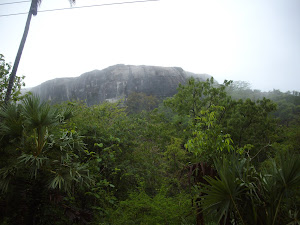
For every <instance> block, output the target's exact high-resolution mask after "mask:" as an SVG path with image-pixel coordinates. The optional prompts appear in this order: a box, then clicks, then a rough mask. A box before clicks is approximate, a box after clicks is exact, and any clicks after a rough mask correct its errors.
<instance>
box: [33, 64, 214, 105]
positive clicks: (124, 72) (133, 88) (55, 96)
mask: <svg viewBox="0 0 300 225" xmlns="http://www.w3.org/2000/svg"><path fill="white" fill-rule="evenodd" d="M191 76H193V77H195V78H198V79H200V80H206V79H207V78H209V77H210V76H209V75H206V74H194V73H190V72H186V71H184V70H183V69H182V68H179V67H158V66H132V65H123V64H120V65H115V66H111V67H108V68H106V69H103V70H94V71H91V72H87V73H84V74H82V75H81V76H79V77H73V78H56V79H53V80H49V81H46V82H44V83H42V84H40V85H38V86H36V87H34V88H32V89H31V92H33V93H35V94H38V95H39V96H40V98H41V99H42V100H50V101H51V102H53V103H57V102H62V101H70V100H84V101H86V103H87V104H88V105H94V104H98V103H100V102H103V101H110V102H115V101H118V100H120V99H122V98H126V97H127V96H128V95H129V94H130V93H131V92H143V93H145V94H147V95H153V96H156V97H157V98H160V99H161V98H165V97H170V96H173V95H174V94H175V93H176V92H177V87H178V84H179V83H182V84H184V83H185V82H186V81H187V78H189V77H191Z"/></svg>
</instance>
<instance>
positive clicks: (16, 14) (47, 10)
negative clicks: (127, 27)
mask: <svg viewBox="0 0 300 225" xmlns="http://www.w3.org/2000/svg"><path fill="white" fill-rule="evenodd" d="M157 1H160V0H141V1H131V2H114V3H106V4H100V5H85V6H77V7H76V6H74V7H70V8H60V9H46V10H41V11H38V13H43V12H53V11H63V10H70V9H82V8H92V7H100V6H111V5H123V4H135V3H146V2H157ZM24 14H28V12H22V13H12V14H6V15H0V17H8V16H18V15H24Z"/></svg>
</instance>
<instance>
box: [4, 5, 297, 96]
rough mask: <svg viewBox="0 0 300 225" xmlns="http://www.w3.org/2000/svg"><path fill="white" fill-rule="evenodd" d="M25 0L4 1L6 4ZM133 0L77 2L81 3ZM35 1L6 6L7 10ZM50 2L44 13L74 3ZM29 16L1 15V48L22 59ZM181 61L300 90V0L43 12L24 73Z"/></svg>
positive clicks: (75, 72)
mask: <svg viewBox="0 0 300 225" xmlns="http://www.w3.org/2000/svg"><path fill="white" fill-rule="evenodd" d="M12 1H13V2H15V1H18V0H0V4H1V3H6V2H12ZM122 1H132V0H77V3H76V5H75V6H76V7H77V6H83V5H95V4H105V3H112V2H122ZM29 6H30V3H29V2H28V3H22V4H13V5H5V6H4V5H2V6H1V5H0V15H3V14H9V13H18V12H26V11H28V9H29ZM69 6H70V4H69V2H68V0H44V1H43V2H42V5H41V7H40V10H46V9H56V8H64V7H69ZM26 18H27V15H19V16H10V17H0V53H1V54H4V56H5V59H6V61H7V62H11V63H13V62H14V59H15V55H16V53H17V50H18V46H19V43H20V41H21V37H22V34H23V30H24V27H25V22H26ZM119 63H122V64H130V65H156V66H178V67H182V68H183V69H184V70H186V71H190V72H194V73H207V74H210V75H212V76H214V77H215V79H216V80H217V81H219V82H223V80H224V79H228V80H243V81H248V82H250V83H251V84H252V88H255V89H261V90H272V89H273V88H275V89H280V90H281V91H288V90H297V91H300V0H160V1H157V2H148V3H136V4H124V5H114V6H103V7H93V8H86V9H72V10H64V11H57V12H44V13H38V15H37V16H36V17H33V18H32V21H31V27H30V31H29V35H28V37H27V42H26V45H25V48H24V51H23V55H22V58H21V62H20V65H19V69H18V75H25V76H26V79H25V83H26V86H27V87H32V86H36V85H38V84H40V83H42V82H44V81H46V80H49V79H53V78H56V77H75V76H79V75H81V74H82V73H84V72H88V71H91V70H94V69H104V68H106V67H108V66H111V65H115V64H119Z"/></svg>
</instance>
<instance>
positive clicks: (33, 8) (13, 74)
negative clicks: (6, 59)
mask: <svg viewBox="0 0 300 225" xmlns="http://www.w3.org/2000/svg"><path fill="white" fill-rule="evenodd" d="M41 2H42V0H32V1H31V5H30V9H29V12H28V16H27V21H26V25H25V30H24V33H23V36H22V39H21V43H20V45H19V49H18V53H17V56H16V59H15V62H14V66H13V69H12V72H11V74H10V77H9V83H8V87H7V92H6V95H5V100H4V102H5V104H7V103H8V102H9V100H10V96H11V90H12V86H13V83H14V80H15V77H16V74H17V70H18V66H19V63H20V59H21V56H22V52H23V49H24V46H25V42H26V38H27V35H28V32H29V26H30V22H31V17H32V15H34V16H36V15H37V9H38V6H39V5H40V4H41ZM69 2H70V3H71V5H72V4H73V3H75V2H76V0H69Z"/></svg>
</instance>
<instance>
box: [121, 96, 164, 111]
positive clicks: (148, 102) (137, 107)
mask: <svg viewBox="0 0 300 225" xmlns="http://www.w3.org/2000/svg"><path fill="white" fill-rule="evenodd" d="M125 105H126V107H127V112H128V113H139V112H141V111H143V110H146V111H151V110H153V109H155V108H156V107H157V105H158V99H157V98H156V97H155V96H152V95H149V96H148V95H146V94H145V93H142V92H132V93H130V94H129V95H128V98H127V99H126V103H125Z"/></svg>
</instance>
